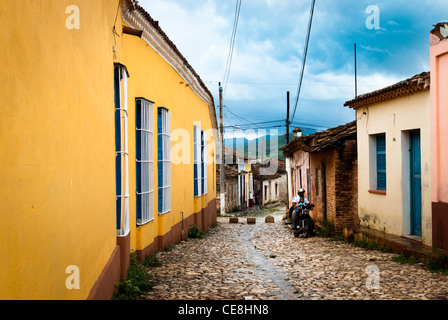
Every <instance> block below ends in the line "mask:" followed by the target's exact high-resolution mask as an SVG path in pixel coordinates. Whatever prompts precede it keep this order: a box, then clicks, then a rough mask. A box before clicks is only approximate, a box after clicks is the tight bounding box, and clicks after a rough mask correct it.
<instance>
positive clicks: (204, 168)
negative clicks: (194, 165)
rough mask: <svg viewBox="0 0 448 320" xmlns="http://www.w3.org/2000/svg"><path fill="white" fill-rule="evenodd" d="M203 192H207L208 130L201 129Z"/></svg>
mask: <svg viewBox="0 0 448 320" xmlns="http://www.w3.org/2000/svg"><path fill="white" fill-rule="evenodd" d="M201 144H202V145H201V149H202V150H201V157H202V159H201V171H202V179H201V182H202V194H207V132H205V131H201Z"/></svg>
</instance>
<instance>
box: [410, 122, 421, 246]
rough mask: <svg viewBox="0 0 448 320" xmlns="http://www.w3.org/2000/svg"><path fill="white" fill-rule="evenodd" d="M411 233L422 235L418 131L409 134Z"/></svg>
mask: <svg viewBox="0 0 448 320" xmlns="http://www.w3.org/2000/svg"><path fill="white" fill-rule="evenodd" d="M409 154H410V159H409V167H410V179H411V181H410V193H411V194H410V204H411V208H410V209H411V221H410V222H411V234H412V235H416V236H419V237H421V236H422V174H421V167H422V166H421V146H420V131H411V132H410V135H409Z"/></svg>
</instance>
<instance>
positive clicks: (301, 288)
mask: <svg viewBox="0 0 448 320" xmlns="http://www.w3.org/2000/svg"><path fill="white" fill-rule="evenodd" d="M282 213H283V212H282V211H280V212H278V213H277V214H274V217H275V223H265V222H264V218H263V217H260V218H257V222H256V224H247V223H246V219H245V218H244V217H240V218H239V221H240V222H239V223H238V224H231V223H229V218H218V223H219V226H218V227H217V228H215V229H212V230H210V232H209V233H208V234H207V235H206V236H205V237H204V238H203V239H189V240H188V241H184V242H182V243H180V244H178V245H176V246H175V247H174V248H173V249H172V250H171V251H167V252H165V251H164V252H159V253H157V256H158V259H159V261H160V262H162V266H161V267H158V268H150V269H149V272H150V273H151V274H152V275H153V276H154V280H155V281H156V282H157V283H158V284H157V286H156V287H155V290H154V291H152V292H149V293H148V294H147V296H146V299H149V300H244V299H253V300H300V299H307V300H308V299H311V300H338V299H342V300H394V299H399V300H407V299H413V300H417V299H418V300H428V299H429V300H440V299H443V300H446V299H447V298H448V276H447V275H444V274H435V273H430V272H428V271H426V270H425V269H424V268H423V266H422V264H415V265H409V264H404V265H403V264H400V263H397V262H393V261H391V258H392V257H394V256H396V254H393V253H383V252H379V251H371V250H367V249H362V248H357V247H354V246H352V245H350V244H347V243H345V242H342V241H332V240H330V239H326V238H321V237H312V238H308V239H303V238H294V237H293V234H292V232H291V230H289V229H288V227H287V226H285V224H284V223H283V222H282Z"/></svg>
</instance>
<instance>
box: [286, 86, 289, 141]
mask: <svg viewBox="0 0 448 320" xmlns="http://www.w3.org/2000/svg"><path fill="white" fill-rule="evenodd" d="M286 143H289V91H288V92H287V93H286Z"/></svg>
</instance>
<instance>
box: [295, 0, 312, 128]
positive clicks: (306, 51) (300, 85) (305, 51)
mask: <svg viewBox="0 0 448 320" xmlns="http://www.w3.org/2000/svg"><path fill="white" fill-rule="evenodd" d="M315 3H316V0H312V3H311V9H310V20H309V22H308V31H307V34H306V41H305V48H304V52H303V61H302V69H301V71H300V78H299V84H298V88H297V97H296V102H295V106H294V113H293V116H292V118H291V122H292V121H293V120H294V117H295V116H296V111H297V105H298V103H299V96H300V90H301V88H302V80H303V73H304V71H305V64H306V56H307V54H308V44H309V42H310V34H311V25H312V23H313V15H314V5H315Z"/></svg>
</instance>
